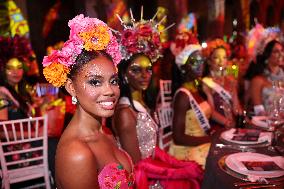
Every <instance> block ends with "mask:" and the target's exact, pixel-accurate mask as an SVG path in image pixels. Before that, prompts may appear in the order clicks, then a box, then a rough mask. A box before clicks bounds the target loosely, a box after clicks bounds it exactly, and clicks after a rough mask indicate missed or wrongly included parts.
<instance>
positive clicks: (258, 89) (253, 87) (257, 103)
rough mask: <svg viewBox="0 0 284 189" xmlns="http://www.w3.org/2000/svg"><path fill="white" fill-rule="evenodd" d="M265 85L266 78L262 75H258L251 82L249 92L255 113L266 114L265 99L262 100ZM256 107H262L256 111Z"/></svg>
mask: <svg viewBox="0 0 284 189" xmlns="http://www.w3.org/2000/svg"><path fill="white" fill-rule="evenodd" d="M263 86H264V78H263V77H262V76H256V77H254V78H253V79H252V80H251V82H250V88H249V92H250V96H251V100H252V104H253V106H254V110H255V113H256V114H258V115H262V114H265V110H264V106H263V101H262V89H263ZM256 107H261V109H259V110H257V111H256Z"/></svg>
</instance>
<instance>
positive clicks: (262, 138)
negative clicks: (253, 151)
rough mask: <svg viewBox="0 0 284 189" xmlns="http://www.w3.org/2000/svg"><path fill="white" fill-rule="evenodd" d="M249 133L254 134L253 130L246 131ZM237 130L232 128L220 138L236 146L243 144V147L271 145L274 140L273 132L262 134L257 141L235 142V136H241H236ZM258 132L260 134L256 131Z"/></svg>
mask: <svg viewBox="0 0 284 189" xmlns="http://www.w3.org/2000/svg"><path fill="white" fill-rule="evenodd" d="M246 130H247V131H249V132H253V130H250V129H246ZM235 132H236V129H235V128H232V129H229V130H227V131H224V132H222V133H221V135H220V137H221V139H223V140H225V141H228V142H230V143H235V144H241V145H259V144H265V143H267V144H268V143H270V142H271V139H272V133H271V132H260V134H259V137H258V139H257V140H256V141H246V140H234V138H233V137H234V136H237V135H239V134H235ZM256 132H259V131H257V130H256Z"/></svg>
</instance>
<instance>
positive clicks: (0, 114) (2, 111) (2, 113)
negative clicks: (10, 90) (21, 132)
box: [0, 87, 8, 120]
mask: <svg viewBox="0 0 284 189" xmlns="http://www.w3.org/2000/svg"><path fill="white" fill-rule="evenodd" d="M0 88H1V87H0ZM2 98H5V96H4V95H3V94H1V93H0V99H2ZM0 120H8V108H7V107H5V108H0Z"/></svg>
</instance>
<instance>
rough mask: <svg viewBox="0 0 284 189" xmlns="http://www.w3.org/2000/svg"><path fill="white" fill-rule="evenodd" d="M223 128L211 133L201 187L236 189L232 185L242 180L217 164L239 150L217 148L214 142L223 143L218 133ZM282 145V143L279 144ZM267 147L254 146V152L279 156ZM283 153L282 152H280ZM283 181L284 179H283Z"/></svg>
mask: <svg viewBox="0 0 284 189" xmlns="http://www.w3.org/2000/svg"><path fill="white" fill-rule="evenodd" d="M223 131H224V130H220V131H217V132H216V133H215V134H214V135H213V139H212V144H211V148H210V150H209V154H208V157H207V161H206V166H205V175H204V179H203V183H202V189H236V188H239V187H236V186H234V183H236V182H240V181H242V180H241V179H239V178H235V177H233V176H231V175H230V174H228V173H226V172H225V171H224V170H222V169H221V168H220V167H219V165H218V161H219V160H220V159H221V158H222V157H224V156H226V155H229V154H233V153H237V152H241V151H240V150H236V149H229V148H218V147H216V144H218V143H223V144H225V142H223V141H222V140H221V139H220V135H221V133H222V132H223ZM281 145H283V144H281ZM267 148H268V147H267V146H265V147H254V149H255V150H256V151H255V153H261V154H266V155H271V156H279V155H280V154H279V153H276V152H275V151H270V150H268V149H267ZM282 155H283V154H282ZM283 182H284V181H283Z"/></svg>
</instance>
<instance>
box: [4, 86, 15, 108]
mask: <svg viewBox="0 0 284 189" xmlns="http://www.w3.org/2000/svg"><path fill="white" fill-rule="evenodd" d="M1 96H3V97H6V98H8V99H10V100H11V101H12V102H13V103H14V104H15V105H16V106H19V102H18V101H17V100H16V99H15V98H14V97H13V95H12V94H11V93H10V92H9V90H8V89H6V88H5V87H2V86H0V97H1Z"/></svg>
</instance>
